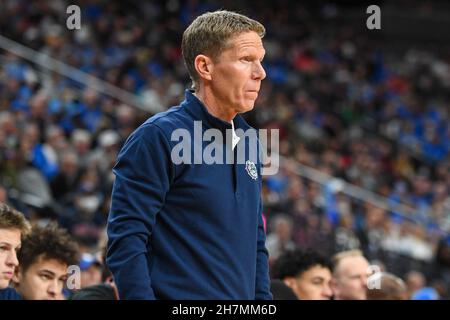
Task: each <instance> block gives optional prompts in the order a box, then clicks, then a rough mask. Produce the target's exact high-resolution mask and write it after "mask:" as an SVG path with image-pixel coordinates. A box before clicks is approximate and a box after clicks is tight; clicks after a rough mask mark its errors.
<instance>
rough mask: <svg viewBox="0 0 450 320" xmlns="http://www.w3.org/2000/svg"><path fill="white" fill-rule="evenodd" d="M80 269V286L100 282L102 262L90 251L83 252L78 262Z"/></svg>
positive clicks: (83, 286) (84, 286)
mask: <svg viewBox="0 0 450 320" xmlns="http://www.w3.org/2000/svg"><path fill="white" fill-rule="evenodd" d="M79 266H80V269H81V288H86V287H89V286H94V285H97V284H100V283H101V282H102V269H103V267H102V263H101V262H100V261H99V260H98V259H97V258H96V256H95V255H93V254H91V253H83V254H82V255H81V260H80V263H79Z"/></svg>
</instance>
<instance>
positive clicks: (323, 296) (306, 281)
mask: <svg viewBox="0 0 450 320" xmlns="http://www.w3.org/2000/svg"><path fill="white" fill-rule="evenodd" d="M330 281H331V271H330V269H328V268H326V267H323V266H320V265H316V266H313V267H311V268H310V269H308V270H306V271H304V272H302V273H301V275H300V276H298V277H296V278H288V279H286V280H285V283H286V284H287V285H288V286H289V287H290V288H291V289H292V291H294V293H295V295H296V296H297V298H298V299H300V300H329V299H331V296H332V295H333V292H332V291H331V287H330Z"/></svg>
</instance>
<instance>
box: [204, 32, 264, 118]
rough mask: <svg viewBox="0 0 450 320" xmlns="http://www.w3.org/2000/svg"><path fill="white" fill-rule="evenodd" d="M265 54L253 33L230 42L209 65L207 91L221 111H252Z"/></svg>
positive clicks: (262, 75) (259, 83)
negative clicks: (208, 88) (210, 67)
mask: <svg viewBox="0 0 450 320" xmlns="http://www.w3.org/2000/svg"><path fill="white" fill-rule="evenodd" d="M264 54H265V50H264V47H263V44H262V41H261V38H260V37H259V35H258V34H257V33H256V32H253V31H251V32H245V33H241V34H239V35H238V36H235V37H233V38H231V39H230V40H229V41H228V46H227V48H226V49H225V50H224V51H223V52H222V53H221V54H220V56H219V57H218V58H217V59H216V60H217V61H214V62H212V65H213V69H212V72H211V83H210V84H211V90H212V92H213V94H214V96H215V99H216V102H217V103H218V104H220V105H221V107H226V108H231V110H233V111H234V112H235V113H242V112H247V111H250V110H252V109H253V107H254V105H255V100H256V98H257V97H258V92H259V89H260V87H261V81H262V80H263V79H264V78H265V77H266V73H265V71H264V69H263V67H262V65H261V61H262V59H263V57H264Z"/></svg>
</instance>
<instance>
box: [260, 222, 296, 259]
mask: <svg viewBox="0 0 450 320" xmlns="http://www.w3.org/2000/svg"><path fill="white" fill-rule="evenodd" d="M271 224H272V226H273V227H272V228H271V229H272V230H273V231H272V232H271V233H269V234H268V236H267V244H266V246H267V250H268V251H269V259H270V261H271V262H272V261H273V260H275V259H277V258H278V257H279V256H280V255H281V254H282V253H283V252H284V251H286V250H292V249H294V248H295V244H294V242H293V241H292V219H291V218H290V217H289V216H287V215H283V214H279V215H277V216H276V217H275V218H273V220H272V223H271Z"/></svg>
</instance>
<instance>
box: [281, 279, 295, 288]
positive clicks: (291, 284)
mask: <svg viewBox="0 0 450 320" xmlns="http://www.w3.org/2000/svg"><path fill="white" fill-rule="evenodd" d="M283 282H284V284H285V285H287V286H288V287H289V288H291V289H292V290H295V288H296V286H297V281H296V279H295V278H294V277H286V278H284V279H283Z"/></svg>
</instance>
